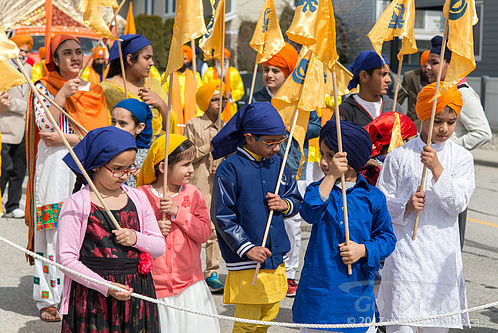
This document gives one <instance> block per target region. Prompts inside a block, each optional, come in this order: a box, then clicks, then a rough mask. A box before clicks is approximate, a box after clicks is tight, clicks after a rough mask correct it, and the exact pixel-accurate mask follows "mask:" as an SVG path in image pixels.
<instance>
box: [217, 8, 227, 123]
mask: <svg viewBox="0 0 498 333" xmlns="http://www.w3.org/2000/svg"><path fill="white" fill-rule="evenodd" d="M218 7H219V6H218ZM223 10H225V6H223ZM223 17H225V13H223ZM221 30H222V31H223V33H222V36H221V59H220V63H221V75H220V82H221V83H220V109H219V110H218V130H220V129H221V114H222V113H223V97H224V96H223V95H224V94H223V74H224V69H225V68H224V67H225V64H224V62H225V20H223V27H222V29H221ZM214 70H216V66H215V68H214ZM228 79H229V80H230V78H228ZM227 104H228V103H227ZM228 112H230V113H231V110H228Z"/></svg>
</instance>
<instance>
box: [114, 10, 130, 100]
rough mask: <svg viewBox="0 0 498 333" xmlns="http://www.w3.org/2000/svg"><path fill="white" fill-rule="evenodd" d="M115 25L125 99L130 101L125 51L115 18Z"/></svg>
mask: <svg viewBox="0 0 498 333" xmlns="http://www.w3.org/2000/svg"><path fill="white" fill-rule="evenodd" d="M114 25H115V26H116V35H117V36H116V37H117V39H116V43H118V52H119V62H120V64H121V75H122V76H123V87H124V91H125V98H126V99H128V89H127V88H126V73H125V69H124V61H123V51H122V50H121V40H120V39H119V32H118V19H117V18H116V16H114Z"/></svg>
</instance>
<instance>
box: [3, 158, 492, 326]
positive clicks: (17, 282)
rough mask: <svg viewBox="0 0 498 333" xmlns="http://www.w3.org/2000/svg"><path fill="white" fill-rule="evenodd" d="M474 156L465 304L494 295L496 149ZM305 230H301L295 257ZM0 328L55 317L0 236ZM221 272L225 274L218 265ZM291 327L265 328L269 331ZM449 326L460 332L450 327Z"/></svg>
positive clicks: (287, 310) (13, 228)
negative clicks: (46, 312) (42, 313)
mask: <svg viewBox="0 0 498 333" xmlns="http://www.w3.org/2000/svg"><path fill="white" fill-rule="evenodd" d="M473 154H474V157H475V158H476V191H475V193H474V195H473V197H472V201H471V204H470V207H469V212H468V223H467V233H466V243H465V247H464V251H463V260H464V269H465V277H466V281H467V299H468V305H469V307H473V306H477V305H482V304H486V303H491V302H495V301H498V151H496V150H492V149H491V150H485V149H480V150H477V151H474V152H473ZM304 229H305V230H308V228H306V227H305V228H304ZM0 235H1V236H2V237H5V238H7V239H9V240H11V241H13V242H16V243H17V244H20V245H25V243H26V237H27V236H26V235H27V232H26V227H25V225H24V221H23V220H16V219H6V218H1V219H0ZM308 239H309V232H307V231H305V232H304V233H303V246H302V251H301V258H303V257H304V253H305V250H306V246H307V243H308ZM0 253H1V255H2V259H1V260H0V333H9V332H23V333H27V332H58V331H60V324H59V323H44V322H42V321H41V320H39V319H38V311H37V309H36V307H35V305H34V302H33V300H32V281H33V275H32V274H33V269H32V267H30V266H29V265H28V264H27V263H26V261H25V259H24V254H23V253H21V252H19V251H18V250H16V249H14V248H12V247H10V246H9V245H6V244H4V243H1V242H0ZM220 273H221V278H222V279H224V278H225V277H226V270H225V269H224V267H223V268H222V270H221V272H220ZM214 299H215V302H216V305H217V308H218V313H219V314H223V315H233V312H234V306H232V305H223V304H222V296H221V295H214ZM292 300H293V299H292V298H286V299H285V300H284V301H282V303H281V309H280V312H279V315H278V317H277V321H285V322H290V321H291V319H292V316H291V307H292ZM470 318H471V322H472V324H473V326H472V328H470V329H469V328H468V329H465V332H467V331H468V332H475V333H491V332H498V307H493V308H489V309H485V310H482V311H478V312H473V313H471V314H470ZM220 324H221V327H222V332H230V331H231V327H232V323H231V322H229V321H221V322H220ZM296 331H297V330H291V329H283V328H270V330H269V332H274V333H276V332H296ZM454 332H461V331H460V330H454Z"/></svg>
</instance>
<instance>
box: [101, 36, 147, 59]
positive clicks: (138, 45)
mask: <svg viewBox="0 0 498 333" xmlns="http://www.w3.org/2000/svg"><path fill="white" fill-rule="evenodd" d="M119 39H121V51H122V52H123V58H126V56H127V55H128V54H133V53H135V52H137V51H138V50H140V49H142V48H144V47H146V46H147V45H150V42H149V41H148V40H147V38H145V37H144V36H142V35H133V34H130V35H121V36H119ZM114 59H119V50H118V43H117V42H114V44H112V47H111V51H110V52H109V62H111V61H113V60H114Z"/></svg>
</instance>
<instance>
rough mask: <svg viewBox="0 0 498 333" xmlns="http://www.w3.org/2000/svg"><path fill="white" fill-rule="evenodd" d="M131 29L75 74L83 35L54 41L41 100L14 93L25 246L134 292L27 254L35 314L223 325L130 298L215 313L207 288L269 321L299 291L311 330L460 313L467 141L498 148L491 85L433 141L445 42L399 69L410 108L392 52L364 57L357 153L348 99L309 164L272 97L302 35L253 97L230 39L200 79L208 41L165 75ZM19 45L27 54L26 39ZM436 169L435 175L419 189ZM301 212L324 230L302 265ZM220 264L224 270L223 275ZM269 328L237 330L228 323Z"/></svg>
mask: <svg viewBox="0 0 498 333" xmlns="http://www.w3.org/2000/svg"><path fill="white" fill-rule="evenodd" d="M120 39H121V43H120V44H118V43H114V44H113V45H112V47H111V48H110V50H109V51H108V50H107V49H106V46H104V45H98V46H96V49H95V52H94V53H93V57H92V62H91V64H90V66H89V67H88V68H87V69H85V70H84V71H83V73H82V74H83V75H81V76H80V72H81V71H82V69H83V66H84V65H83V64H84V61H83V53H82V48H81V45H80V42H79V40H78V39H77V38H76V37H74V36H71V35H64V34H58V35H55V36H54V37H52V38H51V40H50V42H49V44H48V47H47V49H46V50H45V49H43V50H42V49H40V50H39V55H40V57H41V59H42V60H41V62H39V63H37V64H35V65H34V66H33V67H32V66H31V65H28V64H24V66H25V69H26V71H27V72H29V73H30V74H32V79H33V81H34V82H35V86H36V88H37V89H38V90H39V91H40V92H41V93H42V99H41V100H39V99H37V98H35V96H34V94H33V93H32V92H30V89H29V86H28V85H27V84H25V85H22V86H19V87H15V88H12V89H10V90H8V91H6V92H2V93H0V133H1V135H2V137H1V140H2V152H1V161H2V169H1V191H2V193H5V190H6V189H7V193H6V194H7V201H6V204H5V212H4V213H5V216H6V217H11V218H19V219H21V218H25V221H26V224H27V225H28V227H29V232H28V249H30V250H32V251H34V252H36V253H37V254H39V255H41V256H43V257H45V258H47V259H49V260H53V261H57V262H59V263H61V264H63V265H64V266H66V267H68V268H71V269H73V270H74V271H76V272H78V273H81V274H82V275H86V276H89V277H92V278H94V279H96V280H98V281H101V282H107V283H111V284H112V285H114V286H118V287H121V288H123V289H124V290H126V292H123V291H116V290H114V289H111V288H107V287H104V286H102V285H100V284H96V283H94V282H90V281H88V280H86V279H84V278H82V277H81V276H80V275H73V274H68V273H63V272H61V271H60V270H58V269H56V268H55V267H53V266H51V265H46V264H45V263H43V262H42V261H40V260H33V258H31V257H28V258H27V259H28V260H29V261H30V263H31V264H33V265H34V275H33V298H34V300H35V302H36V305H37V307H38V309H39V311H40V318H41V320H43V321H47V322H56V321H62V331H63V332H87V331H92V332H104V331H105V332H182V333H183V332H201V331H202V332H219V331H220V326H219V323H218V320H217V319H214V318H212V317H207V316H198V315H194V314H191V313H187V312H182V311H178V310H174V309H172V308H168V307H166V306H162V305H159V306H158V305H156V304H154V303H149V302H146V301H143V300H140V299H137V298H132V297H130V295H131V293H132V292H136V293H139V294H143V295H145V296H149V297H153V298H157V299H158V300H160V301H162V302H165V303H167V304H170V305H176V306H183V307H187V308H190V309H192V310H195V311H200V312H206V313H211V314H216V312H217V311H216V307H215V304H214V301H213V297H212V293H223V302H224V303H225V304H235V316H236V317H239V318H247V319H256V320H265V321H272V320H274V319H275V318H276V316H277V314H278V312H279V304H280V301H282V300H283V299H284V298H285V297H295V299H294V302H293V307H292V314H293V321H294V322H296V323H304V324H307V323H309V324H312V323H313V324H315V323H324V324H325V323H328V324H330V323H369V322H375V321H385V320H393V321H394V320H403V319H412V318H419V317H426V316H430V315H435V314H440V313H445V312H452V311H455V310H460V309H464V308H466V295H465V279H464V275H463V266H462V255H461V248H462V247H463V240H464V232H465V221H466V209H467V206H468V204H469V201H470V198H471V195H472V192H473V190H474V187H475V184H474V177H473V175H474V172H473V160H472V155H471V154H470V152H469V150H472V149H474V148H476V147H479V146H480V145H482V144H483V143H485V142H487V141H488V140H490V138H491V130H490V128H489V124H488V122H487V120H486V116H485V114H484V110H483V107H482V105H481V103H480V99H479V97H478V95H477V94H476V93H475V91H474V90H473V89H472V88H471V86H470V85H469V84H468V83H467V82H466V80H465V79H463V80H462V81H460V82H459V83H458V85H457V86H456V87H453V88H451V89H449V90H447V91H446V92H444V94H442V95H441V96H440V97H439V98H438V100H437V107H436V117H435V121H434V126H433V130H432V133H429V128H430V122H431V120H430V115H431V110H432V104H433V103H432V97H433V96H434V94H435V90H436V84H435V83H434V82H435V81H436V75H437V72H438V70H439V69H440V66H442V79H444V77H445V75H446V72H447V70H448V66H449V62H450V60H451V51H450V50H449V49H446V51H445V55H444V60H443V62H442V63H440V61H439V60H440V59H439V55H440V53H441V49H442V48H443V47H445V45H442V38H441V37H440V36H435V37H434V38H433V39H432V41H431V43H432V48H431V49H430V50H427V51H425V52H422V53H421V54H420V65H421V68H420V69H418V70H415V71H410V72H407V73H405V75H404V79H403V84H402V85H401V89H400V92H399V97H398V101H397V102H399V103H402V102H403V101H404V100H405V99H406V98H408V102H407V108H406V110H407V111H405V108H404V107H403V106H402V105H400V104H399V103H396V102H395V101H393V99H392V98H391V97H389V96H388V95H387V91H388V87H389V85H390V84H391V77H390V69H389V63H388V61H387V59H386V58H385V57H383V56H382V57H381V56H379V55H378V54H377V53H375V52H373V51H365V52H362V53H360V54H359V55H358V57H357V58H356V59H355V60H354V62H353V63H352V65H351V67H350V71H351V73H352V74H353V79H352V80H351V81H350V82H349V87H348V88H349V89H351V90H352V89H356V88H357V89H358V90H357V91H358V93H353V94H349V95H347V96H341V99H340V101H342V102H341V103H340V105H339V110H340V116H341V120H340V124H341V131H342V148H343V152H339V148H338V142H339V141H340V140H338V137H337V128H336V126H337V125H336V120H335V118H334V117H333V116H332V114H333V112H331V109H333V107H334V106H333V103H335V102H334V101H330V99H328V100H327V105H328V107H327V108H325V109H320V110H316V111H313V112H311V113H310V114H309V122H308V127H307V131H306V138H305V145H304V147H303V152H304V159H305V167H304V168H303V170H302V172H300V170H299V169H300V162H301V148H300V147H299V144H298V142H297V141H296V140H295V139H294V138H289V131H288V129H287V128H286V126H285V125H284V122H283V121H282V118H281V117H280V115H279V113H278V112H277V110H276V109H275V108H274V107H273V106H272V104H271V99H272V98H273V97H274V96H275V95H276V94H277V93H278V91H279V89H280V87H281V86H282V85H283V83H284V82H285V80H286V79H287V78H288V77H289V76H290V75H291V73H292V72H293V70H294V69H295V66H296V63H297V61H298V52H297V51H296V50H295V49H294V47H293V46H291V45H290V44H287V43H286V44H285V46H284V47H283V48H282V49H281V50H280V51H279V52H278V53H277V54H276V55H274V56H273V57H272V58H271V59H269V60H268V61H267V62H265V63H263V64H262V67H263V83H264V87H263V88H262V89H260V90H259V91H256V92H255V93H254V95H253V97H252V103H250V104H246V105H245V106H244V107H241V108H239V105H240V104H241V103H240V101H243V100H244V86H243V83H242V79H241V77H240V74H239V72H238V71H237V69H236V68H234V67H233V66H230V57H231V54H230V52H229V51H228V50H225V52H224V57H225V59H224V64H225V65H224V66H225V67H224V68H223V70H222V69H221V67H220V62H219V61H216V63H215V65H214V66H211V67H209V66H207V64H205V63H203V62H202V61H201V60H200V59H199V58H197V60H196V66H195V68H196V70H195V71H194V69H193V66H192V61H193V58H194V57H193V52H196V53H197V50H192V49H191V48H190V47H189V46H186V45H185V46H183V47H182V52H183V54H184V65H183V66H182V67H181V68H180V69H179V70H178V71H176V72H175V73H173V75H172V76H171V78H172V80H173V81H172V82H169V80H170V77H168V78H166V80H163V79H164V77H161V76H160V74H159V72H158V71H157V69H156V68H155V67H154V61H153V54H154V50H153V47H152V45H151V43H150V42H149V41H148V40H147V39H146V38H145V37H144V36H142V35H136V34H133V35H123V36H120ZM12 40H13V41H14V42H15V43H16V44H17V46H18V47H19V49H20V55H19V58H20V60H21V61H22V62H23V63H25V62H26V59H27V57H28V56H29V52H30V51H31V48H32V45H33V41H32V39H31V37H30V36H27V35H16V36H14V37H13V38H12ZM118 45H120V47H121V50H119V49H118V47H119V46H118ZM120 54H122V60H123V69H122V66H121V60H120ZM107 55H108V56H107ZM11 64H12V66H14V67H16V65H15V64H14V63H13V62H12V63H11ZM222 73H223V75H222ZM161 80H162V81H164V82H165V83H164V84H161ZM169 89H172V91H171V92H170V91H169ZM168 93H170V95H171V101H168ZM329 93H331V92H329ZM245 98H246V99H247V96H246V97H245ZM237 102H239V103H237ZM168 103H169V104H170V105H171V110H170V111H168ZM220 106H221V108H220ZM220 109H221V110H222V112H221V113H220ZM47 112H49V113H50V114H51V115H52V116H53V118H54V119H56V121H57V124H53V123H52V122H51V121H50V119H49V117H48V115H47ZM168 112H170V123H169V124H168V123H167V121H166V119H167V116H168V114H167V113H168ZM219 117H221V118H222V119H219ZM168 125H169V127H168ZM56 126H58V127H59V128H60V129H61V130H62V133H63V134H64V136H63V137H61V136H60V135H59V134H58V133H57V132H56V131H55V127H56ZM166 132H168V133H169V136H168V138H166V135H165V133H166ZM429 138H432V139H431V141H430V142H429ZM166 139H167V140H166ZM288 140H292V142H291V144H290V151H289V154H288V159H287V163H286V165H285V169H284V172H283V175H282V178H281V179H280V178H279V172H280V167H281V164H282V157H283V155H284V150H285V147H286V146H287V141H288ZM63 141H67V142H68V143H69V144H70V145H71V146H72V147H73V150H74V152H75V156H76V157H77V159H78V160H79V162H81V166H82V167H83V169H84V170H85V171H86V173H88V175H89V176H90V178H91V180H92V182H93V183H94V185H95V188H96V189H97V191H98V193H99V194H100V195H97V192H95V191H94V190H93V189H92V188H90V187H89V184H88V183H87V180H86V179H85V178H84V176H83V172H82V170H81V169H80V166H79V165H78V164H79V163H78V161H77V160H75V159H74V158H73V156H72V155H70V154H69V153H68V151H67V148H66V146H65V145H64V142H63ZM166 142H168V143H167V147H166ZM166 150H167V151H168V155H167V156H165V151H166ZM423 166H425V167H426V168H427V170H428V171H427V177H426V182H425V186H424V189H423V190H421V188H420V177H421V172H420V170H421V169H422V167H423ZM26 173H27V175H28V185H27V190H26V204H25V210H23V209H22V208H21V206H20V200H21V196H22V183H23V180H24V178H25V175H26ZM342 175H344V177H345V183H342V182H341V176H342ZM279 179H280V187H279V191H278V193H274V192H275V186H276V184H277V181H278V180H279ZM342 186H345V188H346V190H345V192H346V198H347V206H346V205H345V202H344V201H343V196H342V191H343V190H342ZM99 196H100V197H101V198H103V199H102V200H103V202H104V203H105V205H106V206H107V208H109V210H110V212H111V214H112V215H114V219H115V220H116V221H117V222H118V224H119V226H116V225H114V223H113V222H112V219H111V217H110V216H109V215H108V213H107V212H106V209H105V208H104V207H103V203H102V202H101V201H100V199H99ZM345 210H346V211H347V214H348V221H349V241H348V240H346V238H345V233H346V230H345V224H346V223H345V216H344V211H345ZM270 211H273V218H272V220H271V224H270V226H269V229H268V236H267V238H266V237H265V239H266V243H264V244H263V239H264V234H265V229H266V223H267V219H268V215H269V212H270ZM417 214H419V215H420V222H419V225H418V232H417V237H416V239H412V233H413V224H414V221H415V216H416V215H417ZM303 221H305V222H307V223H309V224H311V225H312V229H311V236H310V240H309V244H308V248H307V250H306V255H305V258H304V262H300V256H299V254H300V247H301V224H302V222H303ZM204 244H205V255H206V260H205V263H206V264H205V268H204V269H203V268H202V263H201V248H202V246H203V245H204ZM221 260H223V261H224V262H225V264H226V268H227V270H228V275H227V276H226V280H225V281H224V283H223V282H222V280H221V279H220V271H219V269H220V262H221ZM257 266H260V267H258V270H259V273H258V274H257V277H256V278H255V280H254V282H255V283H253V278H254V277H255V272H256V268H257ZM348 266H350V268H351V273H348ZM259 268H260V269H259ZM299 271H301V274H300V280H299V281H298V280H297V276H299V274H297V272H299ZM467 324H468V316H467V315H462V316H450V317H446V318H442V319H438V320H433V321H430V322H423V323H420V324H413V325H411V326H388V327H387V328H386V329H387V332H390V333H394V332H399V333H411V332H416V331H417V330H418V332H427V333H439V332H448V330H449V328H462V327H463V325H467ZM267 329H268V327H267V326H261V325H253V324H245V323H240V322H236V323H235V324H234V326H233V332H266V330H267ZM375 330H376V329H375V327H374V326H372V327H370V328H348V329H344V330H342V331H344V332H346V331H348V332H375ZM301 331H302V332H316V331H319V330H315V329H308V328H302V329H301Z"/></svg>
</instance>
